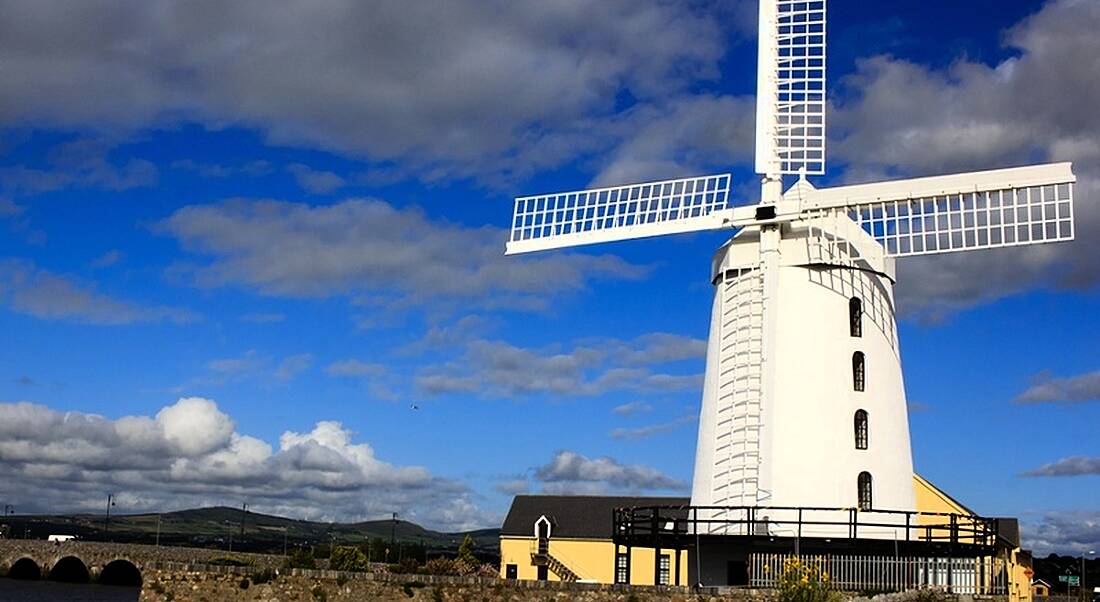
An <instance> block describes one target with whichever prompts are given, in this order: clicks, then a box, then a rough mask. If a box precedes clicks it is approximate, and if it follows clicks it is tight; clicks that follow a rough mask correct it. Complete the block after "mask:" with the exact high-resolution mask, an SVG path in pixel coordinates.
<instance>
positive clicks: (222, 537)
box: [0, 506, 500, 557]
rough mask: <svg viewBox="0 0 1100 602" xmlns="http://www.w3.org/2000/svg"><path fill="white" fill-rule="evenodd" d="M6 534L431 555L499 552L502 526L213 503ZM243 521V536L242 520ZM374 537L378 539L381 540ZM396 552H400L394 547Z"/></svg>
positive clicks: (14, 525)
mask: <svg viewBox="0 0 1100 602" xmlns="http://www.w3.org/2000/svg"><path fill="white" fill-rule="evenodd" d="M0 520H3V522H4V524H5V525H7V531H8V537H13V538H22V537H31V538H34V539H45V538H46V537H47V536H48V535H53V534H64V535H76V536H78V537H80V538H81V539H85V540H92V541H102V540H105V539H109V540H111V541H115V542H120V543H121V542H125V543H146V544H152V543H155V542H156V541H157V533H158V530H159V533H160V543H161V545H189V546H196V547H205V548H225V549H227V550H228V549H229V547H230V540H232V548H233V550H234V551H250V552H278V553H282V550H283V543H284V535H285V540H286V545H287V547H295V546H303V545H306V546H314V547H322V548H324V547H327V546H328V545H330V544H332V543H333V542H335V544H336V545H366V543H367V540H368V539H369V540H375V543H381V544H383V545H385V547H386V548H389V547H390V546H389V545H388V544H389V542H390V541H391V538H392V540H393V541H394V544H395V545H397V546H400V547H403V546H410V547H420V546H422V547H423V548H424V549H425V550H426V552H427V553H429V554H446V553H453V552H454V551H455V550H457V549H458V546H459V544H461V543H462V540H463V539H464V538H465V537H466V536H467V535H469V536H470V537H471V538H472V539H473V540H474V546H475V551H476V552H478V554H479V556H481V555H484V556H486V557H493V556H496V555H498V554H499V541H500V540H499V536H500V529H480V530H476V531H468V532H460V533H443V532H440V531H433V530H431V529H425V528H424V527H421V526H420V525H417V524H416V523H411V522H408V521H404V520H398V521H396V522H395V521H392V520H374V521H366V522H360V523H321V522H313V521H307V520H296V519H292V518H286V517H282V516H272V515H268V514H259V513H256V512H251V511H249V512H243V511H242V510H241V509H240V508H228V507H225V506H216V507H212V508H195V509H192V510H180V511H177V512H165V513H163V514H120V515H115V514H112V515H111V520H110V526H109V531H108V525H107V521H106V516H104V515H102V514H100V515H94V514H63V515H15V516H8V517H4V519H0ZM242 521H243V524H244V536H243V538H242V536H241V525H242ZM378 540H381V542H379V541H378ZM393 554H394V557H396V555H397V554H398V551H397V550H394V551H393Z"/></svg>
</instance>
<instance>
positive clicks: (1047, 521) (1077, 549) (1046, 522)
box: [1020, 510, 1100, 556]
mask: <svg viewBox="0 0 1100 602" xmlns="http://www.w3.org/2000/svg"><path fill="white" fill-rule="evenodd" d="M1020 530H1021V532H1022V535H1023V539H1024V541H1026V542H1027V546H1028V547H1029V548H1031V549H1032V550H1034V551H1035V553H1036V555H1039V556H1042V555H1045V554H1051V553H1056V554H1075V555H1079V554H1081V553H1082V552H1089V551H1092V550H1096V549H1100V512H1097V511H1095V510H1079V511H1059V512H1048V513H1045V514H1043V515H1040V516H1038V517H1036V518H1033V519H1025V520H1023V521H1021V523H1020Z"/></svg>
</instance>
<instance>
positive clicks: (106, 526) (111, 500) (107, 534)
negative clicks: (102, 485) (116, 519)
mask: <svg viewBox="0 0 1100 602" xmlns="http://www.w3.org/2000/svg"><path fill="white" fill-rule="evenodd" d="M114 505H115V494H113V493H108V494H107V518H106V519H104V521H103V539H104V540H105V541H111V506H114Z"/></svg>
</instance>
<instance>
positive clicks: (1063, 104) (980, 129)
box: [831, 0, 1100, 320]
mask: <svg viewBox="0 0 1100 602" xmlns="http://www.w3.org/2000/svg"><path fill="white" fill-rule="evenodd" d="M1097 28H1100V5H1098V4H1097V3H1095V2H1083V1H1080V0H1058V1H1053V2H1048V3H1046V4H1045V5H1044V7H1043V8H1042V10H1040V11H1039V12H1038V13H1036V14H1035V15H1033V16H1031V17H1029V18H1028V19H1025V20H1024V21H1022V22H1021V23H1019V24H1018V25H1016V26H1015V27H1013V28H1012V29H1011V30H1009V31H1008V33H1007V36H1006V40H1007V43H1008V45H1009V46H1011V47H1012V48H1014V49H1016V50H1018V52H1019V55H1018V56H1014V57H1012V58H1009V59H1006V60H1005V61H1003V62H1001V63H999V64H997V65H994V66H987V65H984V64H981V63H975V62H971V61H968V60H965V59H959V60H958V61H956V62H955V63H954V64H953V65H952V66H950V67H949V68H948V69H945V70H932V69H929V68H927V67H925V66H923V65H918V64H915V63H912V62H909V61H905V60H901V59H897V58H893V57H889V56H879V57H874V58H869V59H865V60H862V61H860V62H859V63H858V69H857V72H856V73H855V74H853V75H851V76H849V77H847V78H846V79H845V80H844V81H843V82H842V87H843V88H844V89H845V92H846V96H848V97H850V100H847V101H845V102H842V103H841V104H840V105H839V106H838V107H837V110H836V111H834V112H833V113H832V118H831V127H832V128H833V134H835V141H834V143H833V144H832V149H833V155H832V156H833V157H834V158H839V159H841V160H842V161H843V162H845V163H846V164H847V165H848V175H847V177H848V179H849V180H864V179H877V178H881V177H884V176H889V175H895V174H903V175H928V174H934V173H941V172H949V171H956V170H958V171H962V170H971V169H979V168H981V169H985V168H992V167H1004V166H1009V165H1016V164H1023V163H1030V162H1033V161H1035V160H1057V161H1066V160H1071V161H1074V162H1075V163H1076V171H1077V175H1078V177H1079V180H1080V184H1079V187H1078V199H1077V204H1076V219H1077V240H1076V241H1075V242H1072V243H1062V244H1055V245H1045V246H1037V247H1028V248H1024V249H1001V250H995V251H989V252H969V253H958V254H952V255H942V256H930V257H925V258H909V259H906V260H905V261H904V262H901V263H899V283H898V298H899V303H898V304H899V309H900V310H901V311H902V312H903V313H905V314H909V315H916V316H919V317H923V318H927V319H932V320H935V319H938V318H940V317H942V316H943V315H944V314H946V313H950V312H953V311H957V310H960V309H965V308H967V307H970V306H973V305H976V304H980V303H984V302H988V301H992V300H995V299H997V298H1000V297H1003V296H1005V295H1009V294H1013V293H1016V292H1020V291H1022V290H1026V289H1029V288H1034V287H1036V286H1058V287H1068V288H1090V287H1094V286H1095V285H1096V284H1097V282H1100V267H1098V264H1097V262H1096V261H1095V258H1096V257H1097V256H1098V255H1100V203H1098V202H1097V199H1100V147H1097V145H1096V143H1095V140H1096V139H1098V138H1100V120H1097V119H1096V118H1095V109H1094V107H1093V106H1092V104H1093V102H1092V99H1095V98H1098V97H1100V64H1098V63H1097V62H1096V61H1095V60H1092V57H1095V56H1096V55H1097V54H1098V53H1100V38H1098V37H1097V36H1096V34H1095V32H1096V30H1097Z"/></svg>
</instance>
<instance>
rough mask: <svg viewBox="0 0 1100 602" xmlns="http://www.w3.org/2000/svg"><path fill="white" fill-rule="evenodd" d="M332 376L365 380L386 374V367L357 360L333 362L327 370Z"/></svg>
mask: <svg viewBox="0 0 1100 602" xmlns="http://www.w3.org/2000/svg"><path fill="white" fill-rule="evenodd" d="M325 372H327V373H328V374H329V375H330V376H344V377H348V378H363V377H367V376H381V375H383V374H385V373H386V367H385V366H383V365H382V364H376V363H370V362H364V361H362V360H357V359H355V358H350V359H346V360H340V361H337V362H333V363H331V364H329V365H328V367H327V368H325Z"/></svg>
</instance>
